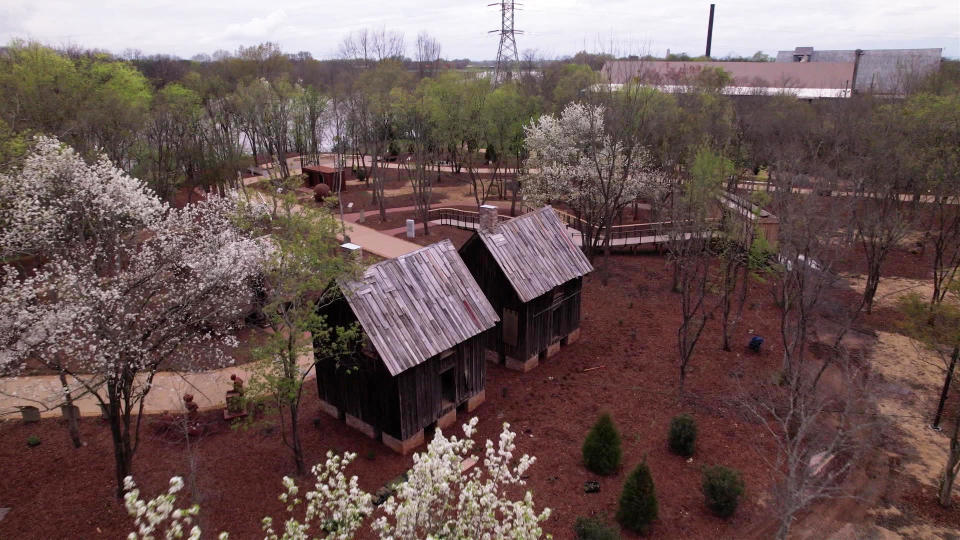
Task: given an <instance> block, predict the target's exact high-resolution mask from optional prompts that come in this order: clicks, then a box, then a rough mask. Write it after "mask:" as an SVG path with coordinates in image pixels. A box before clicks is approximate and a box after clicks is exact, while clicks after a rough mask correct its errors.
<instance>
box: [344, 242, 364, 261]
mask: <svg viewBox="0 0 960 540" xmlns="http://www.w3.org/2000/svg"><path fill="white" fill-rule="evenodd" d="M340 249H342V250H343V252H344V253H345V254H346V255H347V257H353V260H354V261H356V262H360V260H361V259H362V258H363V248H361V247H360V246H358V245H356V244H353V243H350V242H347V243H346V244H340Z"/></svg>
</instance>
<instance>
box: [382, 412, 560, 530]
mask: <svg viewBox="0 0 960 540" xmlns="http://www.w3.org/2000/svg"><path fill="white" fill-rule="evenodd" d="M476 425H477V419H476V418H473V419H472V420H470V422H469V423H467V424H464V425H463V434H464V436H465V438H463V439H458V438H456V437H450V438H449V439H448V438H446V437H444V436H443V433H442V432H441V431H440V430H437V433H436V435H435V436H434V438H433V440H432V441H431V442H430V445H429V446H428V447H427V450H426V452H424V453H421V454H416V455H414V456H413V468H411V469H410V471H409V472H408V473H407V481H406V482H404V483H403V484H401V485H400V487H399V488H398V491H397V495H396V496H395V497H390V498H389V499H387V502H386V503H385V504H384V505H383V509H384V512H386V514H387V516H381V517H380V518H378V519H377V520H376V521H375V522H374V523H373V528H374V530H376V531H377V532H379V533H380V535H381V538H385V539H391V540H392V539H395V538H525V539H526V538H540V537H541V536H542V535H543V530H542V529H541V528H540V523H542V522H543V521H546V519H547V518H548V517H550V509H549V508H547V509H544V510H543V511H542V512H540V513H539V514H538V513H537V512H536V510H535V509H534V504H533V495H532V494H531V493H530V492H529V491H527V492H526V494H525V495H524V497H523V499H521V500H519V501H514V500H511V499H510V498H509V496H508V495H507V494H506V493H505V490H506V489H508V488H509V487H510V486H522V485H524V484H525V482H524V480H523V474H524V473H525V472H526V471H527V469H529V468H530V466H531V465H533V463H534V462H535V461H536V458H534V457H531V456H528V455H526V454H524V455H523V456H522V457H520V458H519V459H518V460H517V461H516V463H514V452H515V451H516V444H515V443H514V439H515V438H516V436H517V435H516V433H513V432H512V431H510V425H509V424H506V423H504V424H503V431H502V432H501V433H500V440H499V443H498V444H497V446H496V447H495V446H494V444H493V441H490V440H488V441H487V443H486V448H485V452H484V459H483V467H476V468H474V469H472V470H470V471H467V472H465V471H464V470H463V469H464V467H463V464H464V463H465V462H466V460H468V459H470V458H471V456H470V451H471V450H472V449H473V445H474V442H473V440H472V439H471V437H472V436H473V434H474V432H475V431H476Z"/></svg>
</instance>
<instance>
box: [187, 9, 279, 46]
mask: <svg viewBox="0 0 960 540" xmlns="http://www.w3.org/2000/svg"><path fill="white" fill-rule="evenodd" d="M286 23H287V12H286V11H284V10H283V9H278V10H276V11H272V12H271V13H270V14H269V15H267V16H266V17H254V18H252V19H250V20H249V21H247V22H245V23H240V24H231V25H228V26H227V27H226V28H225V29H224V31H223V32H222V33H221V34H220V35H219V36H216V37H212V38H209V39H208V40H205V41H216V40H217V39H218V38H220V39H226V40H231V41H235V40H258V39H261V38H269V37H271V36H274V35H276V34H277V33H278V32H279V31H280V29H281V28H283V27H284V25H285V24H286Z"/></svg>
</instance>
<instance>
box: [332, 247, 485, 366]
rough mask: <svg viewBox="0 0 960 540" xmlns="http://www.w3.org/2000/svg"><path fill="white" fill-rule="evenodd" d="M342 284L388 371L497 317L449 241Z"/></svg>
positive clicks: (419, 360) (373, 268) (414, 362)
mask: <svg viewBox="0 0 960 540" xmlns="http://www.w3.org/2000/svg"><path fill="white" fill-rule="evenodd" d="M340 286H341V289H342V290H343V293H344V296H345V297H346V299H347V302H348V303H349V304H350V307H351V308H352V309H353V313H354V314H355V315H356V316H357V319H358V320H359V321H360V325H361V326H362V327H363V330H364V332H366V334H367V336H368V337H369V338H370V341H371V343H372V344H373V347H374V349H376V351H377V353H378V354H379V355H380V359H381V360H382V361H383V363H384V364H385V365H386V367H387V370H389V371H390V374H391V375H398V374H400V373H402V372H403V371H405V370H407V369H410V368H412V367H414V366H416V365H418V364H420V363H422V362H424V361H425V360H427V359H428V358H430V357H432V356H434V355H436V354H439V353H441V352H443V351H445V350H447V349H449V348H451V347H453V346H454V345H457V344H458V343H461V342H463V341H466V340H467V339H469V338H471V337H473V336H475V335H477V334H479V333H481V332H483V331H484V330H487V329H489V328H491V327H493V325H495V324H496V323H497V321H498V320H500V318H499V317H497V313H496V312H495V311H494V310H493V306H491V305H490V302H489V301H488V300H487V297H486V296H484V294H483V291H481V290H480V286H479V285H477V282H476V280H474V279H473V276H472V275H471V274H470V271H469V270H467V267H466V265H464V263H463V259H461V258H460V254H459V253H457V250H456V249H455V248H454V247H453V244H452V243H451V242H450V240H444V241H442V242H438V243H436V244H433V245H430V246H427V247H425V248H422V249H418V250H416V251H414V252H412V253H407V254H406V255H401V256H400V257H397V258H395V259H389V260H386V261H383V262H380V263H377V264H374V265H372V266H370V267H368V268H367V269H366V270H365V271H364V272H363V276H362V277H361V279H360V280H359V281H344V282H342V283H341V284H340Z"/></svg>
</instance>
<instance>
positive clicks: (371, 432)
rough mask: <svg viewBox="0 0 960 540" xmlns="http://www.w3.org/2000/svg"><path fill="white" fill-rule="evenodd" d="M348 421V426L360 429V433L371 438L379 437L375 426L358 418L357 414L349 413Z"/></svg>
mask: <svg viewBox="0 0 960 540" xmlns="http://www.w3.org/2000/svg"><path fill="white" fill-rule="evenodd" d="M346 421H347V425H348V426H350V427H352V428H353V429H355V430H357V431H359V432H360V433H363V434H364V435H366V436H367V437H370V438H371V439H376V438H377V430H375V429H374V428H373V426H371V425H370V424H368V423H366V422H364V421H363V420H361V419H359V418H357V417H356V416H353V415H352V414H347V415H346Z"/></svg>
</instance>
